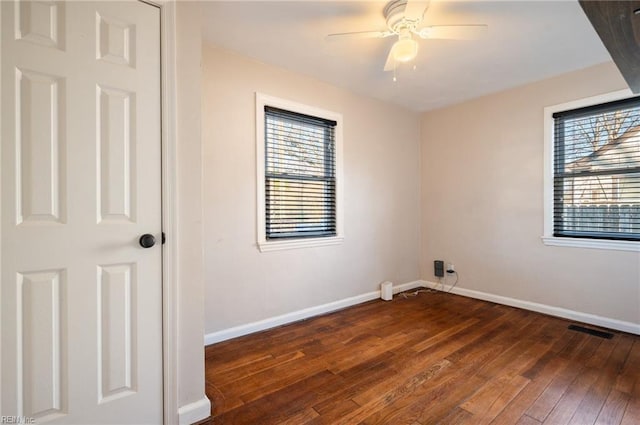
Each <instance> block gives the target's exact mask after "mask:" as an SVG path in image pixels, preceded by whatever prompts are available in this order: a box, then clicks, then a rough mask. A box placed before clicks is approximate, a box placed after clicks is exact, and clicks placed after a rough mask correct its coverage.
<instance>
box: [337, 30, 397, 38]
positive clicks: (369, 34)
mask: <svg viewBox="0 0 640 425" xmlns="http://www.w3.org/2000/svg"><path fill="white" fill-rule="evenodd" d="M392 34H393V33H392V32H391V31H353V32H337V33H334V34H329V35H327V36H326V37H325V38H326V39H327V40H336V39H343V38H385V37H389V36H390V35H392Z"/></svg>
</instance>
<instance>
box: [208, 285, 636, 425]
mask: <svg viewBox="0 0 640 425" xmlns="http://www.w3.org/2000/svg"><path fill="white" fill-rule="evenodd" d="M570 323H571V322H569V321H565V320H562V319H557V318H553V317H549V316H545V315H541V314H537V313H533V312H528V311H524V310H519V309H516V308H511V307H506V306H501V305H497V304H492V303H488V302H483V301H478V300H473V299H469V298H464V297H460V296H456V295H452V294H444V293H433V292H431V293H420V294H418V295H417V296H415V297H408V298H406V299H405V298H403V297H402V296H398V295H396V296H395V297H394V300H393V301H390V302H385V301H372V302H369V303H365V304H361V305H358V306H355V307H352V308H348V309H346V310H342V311H339V312H336V313H332V314H328V315H325V316H321V317H316V318H313V319H309V320H306V321H302V322H298V323H295V324H292V325H287V326H282V327H279V328H276V329H273V330H269V331H265V332H261V333H257V334H253V335H248V336H245V337H241V338H237V339H234V340H231V341H225V342H222V343H219V344H215V345H211V346H208V347H207V348H206V382H207V395H208V396H209V398H210V399H211V400H213V403H214V407H213V410H212V412H211V413H212V417H211V419H209V420H208V422H205V423H207V424H233V425H241V424H252V425H253V424H255V425H266V424H292V425H298V424H394V425H396V424H407V425H418V424H422V425H426V424H436V423H440V424H474V425H475V424H489V423H491V424H526V425H534V424H541V423H544V424H579V425H586V424H625V425H631V424H634V425H635V424H640V337H638V336H634V335H630V334H625V333H621V332H613V331H612V333H613V334H614V337H613V338H611V339H603V338H600V337H597V336H592V335H589V334H585V333H580V332H576V331H573V330H568V329H567V326H568V325H569V324H570Z"/></svg>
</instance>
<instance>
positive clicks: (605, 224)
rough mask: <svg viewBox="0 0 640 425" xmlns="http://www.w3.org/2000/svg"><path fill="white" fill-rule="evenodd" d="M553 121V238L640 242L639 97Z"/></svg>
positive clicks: (559, 115) (560, 114) (557, 115)
mask: <svg viewBox="0 0 640 425" xmlns="http://www.w3.org/2000/svg"><path fill="white" fill-rule="evenodd" d="M553 118H554V181H553V188H554V198H553V203H554V207H553V222H554V236H560V237H580V238H596V239H616V240H640V97H635V98H631V99H624V100H620V101H615V102H609V103H605V104H601V105H595V106H589V107H585V108H580V109H574V110H569V111H563V112H558V113H555V114H553Z"/></svg>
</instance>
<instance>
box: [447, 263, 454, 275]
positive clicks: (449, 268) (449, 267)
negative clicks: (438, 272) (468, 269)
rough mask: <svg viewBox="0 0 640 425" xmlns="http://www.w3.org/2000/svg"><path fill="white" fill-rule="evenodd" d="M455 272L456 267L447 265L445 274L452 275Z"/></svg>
mask: <svg viewBox="0 0 640 425" xmlns="http://www.w3.org/2000/svg"><path fill="white" fill-rule="evenodd" d="M455 271H456V267H455V266H454V265H453V263H447V272H448V273H453V272H455Z"/></svg>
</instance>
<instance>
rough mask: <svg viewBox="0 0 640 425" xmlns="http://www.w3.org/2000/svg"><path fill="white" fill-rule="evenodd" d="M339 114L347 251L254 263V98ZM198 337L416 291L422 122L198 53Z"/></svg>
mask: <svg viewBox="0 0 640 425" xmlns="http://www.w3.org/2000/svg"><path fill="white" fill-rule="evenodd" d="M256 91H259V92H262V93H265V94H268V95H271V96H276V97H280V98H284V99H288V100H292V101H294V102H299V103H303V104H307V105H311V106H315V107H319V108H323V109H326V110H331V111H335V112H339V113H342V114H343V118H344V185H345V186H344V187H345V193H344V202H345V241H344V243H343V244H341V245H338V246H327V247H316V248H305V249H295V250H287V251H276V252H265V253H260V252H259V251H258V248H257V246H256V152H255V150H256V147H255V92H256ZM202 96H203V105H202V106H203V117H202V120H203V144H204V147H203V164H204V184H203V190H204V195H203V207H204V259H205V288H206V296H205V303H206V321H205V323H206V324H205V333H211V332H215V331H218V330H222V329H227V328H229V327H232V326H237V325H242V324H247V323H251V322H254V321H258V320H261V319H265V318H270V317H274V316H277V315H281V314H285V313H289V312H293V311H296V310H300V309H304V308H307V307H313V306H318V305H321V304H324V303H328V302H332V301H336V300H340V299H343V298H347V297H351V296H356V295H361V294H364V293H367V292H370V291H374V290H377V289H378V288H379V284H380V283H381V282H382V281H384V280H387V279H388V280H391V281H393V282H394V283H396V284H398V283H405V282H409V281H413V280H416V279H417V278H418V277H419V272H418V251H419V181H420V178H419V158H418V153H419V141H420V119H419V115H418V114H416V113H412V112H409V111H406V110H403V109H401V108H399V107H395V106H391V105H389V104H385V103H382V102H379V101H376V100H373V99H370V98H365V97H361V96H357V95H354V94H351V93H349V92H347V91H344V90H342V89H338V88H336V87H333V86H331V85H328V84H326V83H322V82H320V81H317V80H314V79H311V78H307V77H304V76H301V75H299V74H294V73H291V72H289V71H286V70H283V69H280V68H276V67H273V66H269V65H265V64H261V63H258V62H255V61H251V60H249V59H246V58H243V57H241V56H238V55H235V54H233V53H231V52H228V51H225V50H222V49H219V48H216V47H213V46H209V45H205V46H204V47H203V92H202Z"/></svg>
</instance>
